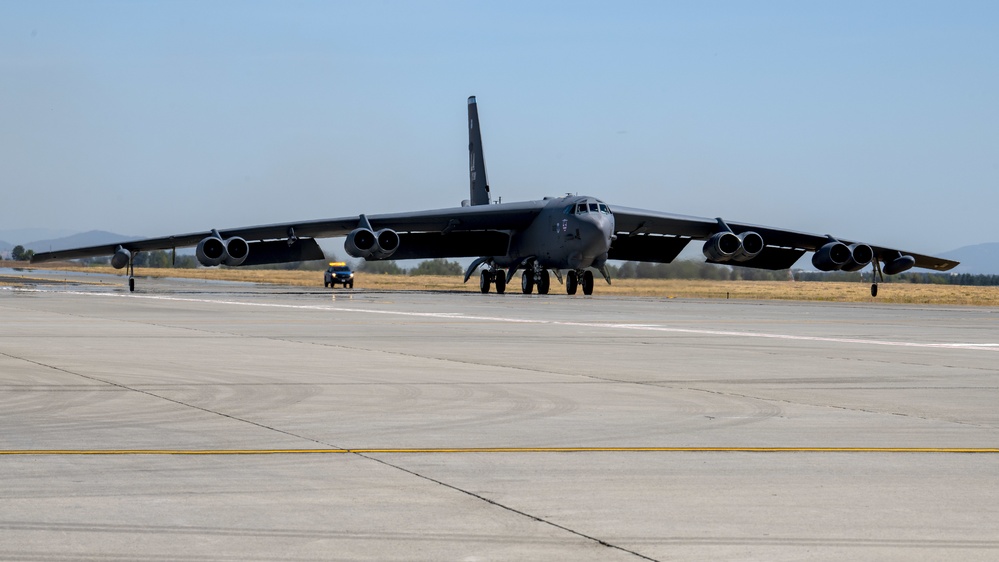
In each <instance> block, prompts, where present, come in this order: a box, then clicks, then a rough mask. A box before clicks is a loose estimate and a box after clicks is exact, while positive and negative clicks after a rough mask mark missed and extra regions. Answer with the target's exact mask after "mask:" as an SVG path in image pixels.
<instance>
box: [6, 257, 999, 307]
mask: <svg viewBox="0 0 999 562" xmlns="http://www.w3.org/2000/svg"><path fill="white" fill-rule="evenodd" d="M0 265H3V264H0ZM10 265H11V264H10V262H8V263H7V264H6V266H8V267H9V266H10ZM38 269H39V270H42V268H38ZM44 269H45V270H53V269H55V270H65V271H81V272H90V273H110V274H116V275H122V271H121V270H116V269H112V268H110V267H79V266H76V265H65V266H60V265H48V266H47V267H46V268H44ZM23 275H25V276H26V277H30V270H28V271H24V273H23ZM136 277H139V278H140V279H141V278H142V277H178V278H188V279H204V280H224V281H244V282H250V283H272V284H278V285H293V286H300V287H316V288H319V289H322V288H323V272H321V271H282V270H241V269H140V270H139V271H138V272H137V275H136ZM8 282H9V280H8ZM122 282H123V283H124V279H122ZM140 283H141V281H140ZM354 286H355V287H357V288H358V289H368V290H386V291H388V290H391V291H399V290H416V291H466V292H475V291H478V290H479V286H478V278H477V277H473V278H472V279H469V281H468V283H467V284H463V283H462V282H461V276H453V277H452V276H412V277H411V276H406V275H378V274H364V273H358V274H357V277H356V278H355V281H354ZM330 290H332V291H349V290H350V289H343V288H339V287H338V288H335V289H330ZM508 292H509V293H519V292H520V276H519V275H518V276H516V277H515V278H514V280H513V283H511V285H510V286H509V287H508ZM551 292H552V294H562V293H564V289H563V287H562V285H559V284H558V282H557V281H555V280H554V279H553V280H552V289H551ZM594 294H595V295H627V296H635V297H656V298H717V299H724V298H732V299H750V300H767V299H778V300H799V301H833V302H880V303H907V304H960V305H975V306H999V287H966V286H958V285H918V284H910V283H884V284H882V285H881V287H880V292H879V294H878V297H877V298H876V299H875V298H872V297H871V293H870V285H868V284H865V283H822V282H807V281H709V280H680V279H668V280H667V279H663V280H659V279H617V280H614V283H613V285H609V286H608V285H607V284H606V283H605V282H604V281H603V280H602V279H599V280H598V281H597V286H596V289H595V291H594ZM580 295H581V293H580Z"/></svg>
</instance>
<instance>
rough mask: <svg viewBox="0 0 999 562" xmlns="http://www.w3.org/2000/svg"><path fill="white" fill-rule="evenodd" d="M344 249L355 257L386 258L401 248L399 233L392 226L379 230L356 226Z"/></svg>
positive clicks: (349, 235)
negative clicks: (373, 230) (374, 230)
mask: <svg viewBox="0 0 999 562" xmlns="http://www.w3.org/2000/svg"><path fill="white" fill-rule="evenodd" d="M343 249H344V250H346V251H347V254H348V255H350V256H351V257H354V258H374V259H385V258H387V257H389V256H391V255H392V254H394V253H395V251H396V250H398V249H399V234H398V233H397V232H396V231H394V230H392V229H390V228H385V229H382V230H379V231H378V232H372V231H371V230H370V229H367V228H363V227H361V228H355V229H354V230H352V231H350V234H348V235H347V241H346V242H344V244H343Z"/></svg>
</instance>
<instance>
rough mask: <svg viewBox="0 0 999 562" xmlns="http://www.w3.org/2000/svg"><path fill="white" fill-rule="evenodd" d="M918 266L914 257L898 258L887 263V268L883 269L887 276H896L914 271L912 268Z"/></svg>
mask: <svg viewBox="0 0 999 562" xmlns="http://www.w3.org/2000/svg"><path fill="white" fill-rule="evenodd" d="M914 265H916V258H914V257H912V256H902V255H900V256H898V257H897V258H895V259H893V260H891V261H889V262H885V266H884V267H883V268H881V270H882V271H884V272H885V274H886V275H895V274H896V273H902V272H903V271H908V270H909V269H912V266H914Z"/></svg>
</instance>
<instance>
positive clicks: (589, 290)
mask: <svg viewBox="0 0 999 562" xmlns="http://www.w3.org/2000/svg"><path fill="white" fill-rule="evenodd" d="M582 285H583V294H584V295H592V294H593V272H592V271H590V270H589V269H587V270H586V271H584V272H583V283H582Z"/></svg>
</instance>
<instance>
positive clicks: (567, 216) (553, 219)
mask: <svg viewBox="0 0 999 562" xmlns="http://www.w3.org/2000/svg"><path fill="white" fill-rule="evenodd" d="M613 234H614V215H613V214H612V213H611V211H610V209H609V208H608V207H607V205H606V204H604V203H603V202H601V201H599V200H597V199H595V198H593V197H586V196H579V195H570V196H565V197H558V198H550V199H547V200H546V204H545V206H544V207H543V208H542V210H541V212H540V213H539V214H538V216H537V217H536V218H535V219H534V221H533V222H532V223H531V225H530V226H529V227H528V228H526V229H524V230H522V231H515V232H512V233H511V238H510V249H509V251H508V253H507V255H505V256H493V261H494V262H495V263H496V265H497V266H499V267H511V266H514V265H517V264H520V263H522V262H524V261H525V260H530V259H533V260H535V261H536V262H537V264H538V265H539V266H540V267H542V268H544V269H584V268H587V267H597V268H599V267H601V266H602V265H603V264H604V262H605V261H606V260H607V252H608V251H609V250H610V245H611V240H612V235H613Z"/></svg>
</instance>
